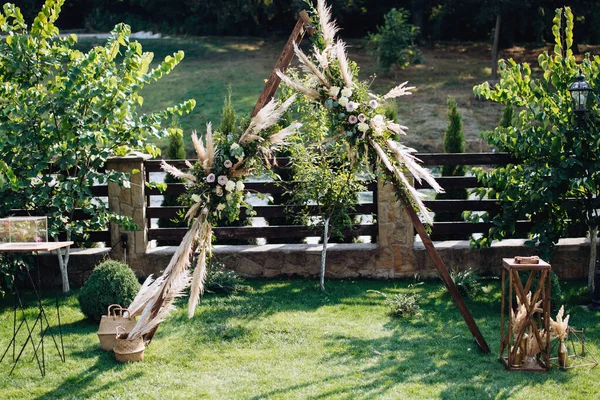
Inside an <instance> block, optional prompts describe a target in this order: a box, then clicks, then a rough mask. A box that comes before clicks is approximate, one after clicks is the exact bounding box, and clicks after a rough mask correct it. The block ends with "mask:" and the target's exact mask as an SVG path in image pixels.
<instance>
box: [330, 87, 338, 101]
mask: <svg viewBox="0 0 600 400" xmlns="http://www.w3.org/2000/svg"><path fill="white" fill-rule="evenodd" d="M338 94H340V88H339V87H337V86H332V87H330V88H329V95H330V96H331V97H333V98H334V99H336V98H337V96H338Z"/></svg>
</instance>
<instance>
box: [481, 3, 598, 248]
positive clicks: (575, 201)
mask: <svg viewBox="0 0 600 400" xmlns="http://www.w3.org/2000/svg"><path fill="white" fill-rule="evenodd" d="M563 21H565V22H564V23H563ZM552 31H553V34H554V41H555V46H554V49H553V53H552V54H548V52H545V53H542V54H540V56H539V57H538V63H539V66H540V69H541V72H542V74H541V76H540V77H539V78H536V77H535V76H532V71H531V67H530V66H529V64H527V63H523V64H517V63H516V62H515V61H513V60H501V61H500V64H499V67H500V76H501V79H500V82H499V83H498V84H497V85H495V86H494V87H490V86H489V84H487V83H484V84H482V85H479V86H476V87H475V88H474V92H475V94H476V95H478V96H482V97H484V98H486V99H489V100H492V101H495V102H498V103H503V104H507V105H511V106H513V107H514V108H515V109H519V110H520V112H519V113H518V115H516V116H515V117H514V118H513V124H512V127H508V128H506V127H502V126H500V127H498V128H497V129H496V130H494V131H493V132H491V133H489V134H487V135H486V139H487V140H488V142H489V143H490V144H491V145H492V146H494V147H496V148H497V149H498V150H500V151H506V152H509V153H510V154H511V155H512V156H513V157H515V158H517V159H519V161H520V163H519V164H518V165H507V166H503V167H500V168H496V169H494V170H493V171H489V172H488V171H484V170H481V169H480V170H478V171H477V177H478V179H479V181H480V182H481V183H482V186H483V187H484V188H480V189H478V190H477V191H476V193H477V194H478V195H479V197H480V198H483V197H485V196H487V197H488V198H492V199H498V200H499V201H500V203H501V206H502V208H501V211H500V213H499V214H497V215H496V216H494V217H490V216H488V215H484V216H479V217H473V219H476V220H480V219H481V220H483V221H490V222H492V224H493V227H492V228H491V229H490V230H489V232H487V233H486V234H485V235H483V237H482V238H480V239H477V240H475V241H474V245H476V246H478V247H484V246H489V245H490V244H491V241H492V240H493V239H498V240H500V239H502V238H505V237H507V236H509V235H511V234H513V233H514V232H515V224H516V222H517V221H518V220H524V219H530V220H531V222H532V226H531V234H532V237H531V240H530V241H529V242H528V244H530V245H532V246H533V245H537V247H536V251H537V253H538V254H539V255H540V256H541V257H542V258H544V259H549V258H550V256H551V255H552V252H553V250H554V245H555V244H556V242H557V241H558V239H559V238H561V237H566V236H567V235H568V229H569V227H571V226H573V225H576V224H584V225H585V226H587V227H588V228H589V229H591V228H593V227H596V226H598V222H599V221H598V218H599V217H598V214H597V212H596V210H597V206H596V205H595V200H594V199H595V198H596V197H597V196H598V188H600V174H599V173H598V171H600V159H599V158H598V155H599V154H600V129H599V127H600V112H599V107H598V95H597V94H596V93H595V92H594V93H592V95H591V97H592V98H593V101H590V102H589V103H590V104H589V107H590V109H591V111H590V112H589V114H588V115H587V116H586V117H584V118H581V119H579V118H577V117H575V116H574V115H573V114H574V113H573V109H572V108H573V107H572V101H571V98H570V94H569V91H568V88H569V86H570V84H571V83H572V82H573V80H574V76H575V75H577V73H578V69H579V68H581V69H582V71H583V73H584V74H585V76H586V77H587V79H588V81H589V83H590V85H591V86H592V87H594V88H598V87H600V57H598V56H595V57H593V58H592V57H591V56H590V55H589V54H586V55H585V56H584V58H583V61H582V63H580V64H577V63H576V59H575V57H574V55H573V51H572V46H573V14H572V13H571V10H570V9H569V8H568V7H566V8H565V9H564V10H563V9H558V10H557V11H556V16H555V18H554V27H553V30H552ZM561 32H564V40H563V38H562V37H561ZM536 75H537V74H536ZM485 187H487V188H488V189H485Z"/></svg>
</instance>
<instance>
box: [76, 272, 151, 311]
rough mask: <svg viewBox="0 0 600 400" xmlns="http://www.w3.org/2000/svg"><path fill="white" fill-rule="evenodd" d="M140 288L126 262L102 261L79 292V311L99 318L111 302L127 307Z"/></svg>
mask: <svg viewBox="0 0 600 400" xmlns="http://www.w3.org/2000/svg"><path fill="white" fill-rule="evenodd" d="M139 290H140V284H139V282H138V280H137V278H136V277H135V274H134V273H133V271H132V270H131V269H130V268H129V266H127V265H126V264H123V263H120V262H118V261H114V260H108V261H104V262H103V263H101V264H100V265H98V266H96V268H94V272H92V275H91V276H90V278H89V279H88V280H87V281H86V282H85V284H84V285H83V288H82V289H81V291H80V292H79V296H78V300H79V306H80V307H81V312H83V313H84V314H85V315H86V316H87V317H88V318H91V319H95V320H97V321H99V320H100V318H101V317H102V315H103V314H106V310H107V308H108V306H109V305H111V304H120V305H121V306H123V307H127V306H128V305H129V304H130V303H131V302H132V301H133V299H134V297H135V295H136V294H137V292H138V291H139Z"/></svg>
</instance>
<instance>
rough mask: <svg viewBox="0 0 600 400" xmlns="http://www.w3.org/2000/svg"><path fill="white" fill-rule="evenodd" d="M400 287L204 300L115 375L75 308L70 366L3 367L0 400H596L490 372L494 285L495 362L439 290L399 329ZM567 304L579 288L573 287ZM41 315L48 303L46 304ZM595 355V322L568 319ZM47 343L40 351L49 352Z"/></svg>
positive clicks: (485, 313) (487, 302)
mask: <svg viewBox="0 0 600 400" xmlns="http://www.w3.org/2000/svg"><path fill="white" fill-rule="evenodd" d="M410 283H411V282H408V281H362V280H361V281H349V280H346V281H333V282H328V283H327V287H328V290H327V292H326V293H321V292H320V291H319V290H318V286H317V284H316V282H314V281H306V280H285V281H281V280H272V281H264V280H256V281H250V285H251V287H252V291H251V292H248V293H244V294H242V295H236V296H231V297H220V296H212V295H208V296H206V297H205V298H204V299H203V300H202V304H201V305H200V307H199V308H198V310H197V311H196V316H195V318H194V319H192V320H188V319H187V316H186V310H184V309H183V308H181V307H180V309H179V310H178V311H177V312H176V313H174V314H173V315H172V316H171V317H170V318H169V320H167V321H166V322H165V323H164V324H163V325H162V326H161V327H160V329H159V331H158V333H157V335H156V336H155V339H154V341H153V342H152V344H151V345H150V347H148V348H147V349H146V354H145V356H146V358H145V360H144V361H143V362H140V363H135V364H127V365H122V364H118V363H117V362H116V361H114V358H113V355H112V354H111V353H105V352H103V351H102V350H101V349H100V345H99V343H98V342H97V338H96V334H95V333H96V330H97V325H96V324H95V323H91V322H89V321H87V320H86V319H85V318H84V316H83V315H82V314H81V313H80V311H79V309H78V305H77V301H76V299H75V296H74V295H73V296H71V297H69V298H67V299H65V300H63V303H62V306H61V307H62V308H61V311H62V314H61V315H62V318H63V323H64V337H65V349H66V352H67V361H66V364H63V363H61V362H60V361H59V359H58V356H57V355H56V353H55V351H53V349H52V348H47V349H46V350H47V352H48V354H49V360H48V370H47V375H46V377H45V378H44V379H42V378H41V377H40V375H39V371H38V369H37V365H36V364H35V362H32V361H31V357H32V351H31V349H30V348H28V349H27V351H26V352H25V360H23V361H25V362H21V363H20V364H19V365H18V366H17V369H16V370H15V373H14V374H13V375H12V376H11V375H9V374H8V372H9V369H10V365H9V363H8V362H7V360H5V361H4V362H3V363H2V364H1V367H0V393H2V394H1V395H0V397H1V398H2V399H30V398H37V399H58V398H60V399H76V398H81V399H87V398H94V399H115V398H123V399H137V398H144V399H183V398H211V399H263V398H269V399H270V398H273V399H306V398H313V399H316V398H323V399H330V398H332V399H367V398H368V399H380V398H382V399H386V398H388V399H400V398H402V399H404V398H444V399H451V398H456V399H467V398H468V399H478V398H524V399H525V398H545V399H564V398H570V399H571V398H573V399H577V398H580V399H592V398H598V397H600V385H598V384H597V381H598V371H600V370H599V369H598V368H596V369H594V370H590V369H579V370H572V371H569V372H562V371H560V370H558V369H556V368H554V369H552V370H551V371H550V372H549V373H520V372H506V371H505V370H504V368H503V367H502V365H501V364H500V362H499V361H498V351H499V350H498V346H499V343H498V342H499V322H500V319H499V314H500V305H499V301H500V295H499V285H498V283H497V281H493V282H491V283H489V282H488V283H486V284H485V286H484V291H483V293H482V294H481V295H480V296H478V297H477V298H475V299H474V300H472V301H469V302H468V305H469V307H470V309H471V311H472V313H473V315H474V317H475V319H476V321H477V323H478V324H479V327H480V328H481V330H482V333H483V335H484V336H485V338H486V339H487V341H488V343H489V345H490V347H491V348H492V353H491V354H489V355H483V354H481V353H480V352H479V350H478V349H477V348H476V347H475V346H474V344H473V340H472V337H471V335H470V333H469V331H468V329H467V328H466V326H465V324H464V322H463V321H462V319H461V317H460V314H459V313H458V311H457V310H456V308H455V307H454V305H453V303H452V301H451V300H450V297H449V295H447V294H446V292H445V290H444V289H442V288H441V286H440V284H439V283H437V282H427V283H426V284H424V285H421V286H418V287H417V289H416V290H418V291H419V292H420V293H422V294H423V295H424V296H425V300H424V301H423V302H422V308H423V310H424V312H423V314H422V315H421V316H419V317H416V318H413V319H411V320H399V319H394V318H392V317H390V316H389V315H388V314H387V313H386V307H385V305H384V304H383V301H382V298H381V296H379V295H377V294H375V293H372V292H367V291H368V290H370V289H372V290H380V291H383V292H385V293H399V292H404V291H406V290H408V289H407V287H408V285H409V284H410ZM568 288H569V289H568V290H567V291H569V292H570V293H577V292H581V288H582V285H581V284H570V286H569V287H568ZM48 304H51V301H50V300H48ZM11 305H12V298H10V297H7V298H5V299H3V300H2V302H1V303H0V345H1V347H2V349H4V348H5V346H6V344H7V343H8V340H9V337H10V335H11V332H12V311H11ZM568 309H569V312H570V313H571V322H572V324H573V325H574V326H576V327H584V328H585V329H586V339H587V343H588V347H589V349H590V350H591V351H592V352H594V353H595V354H596V355H600V351H599V350H600V346H599V339H600V322H599V320H598V313H589V312H587V311H586V310H584V309H582V308H580V307H577V306H574V305H572V306H569V307H568ZM46 343H47V344H48V342H46Z"/></svg>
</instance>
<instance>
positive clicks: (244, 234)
mask: <svg viewBox="0 0 600 400" xmlns="http://www.w3.org/2000/svg"><path fill="white" fill-rule="evenodd" d="M416 156H417V157H418V158H419V159H420V160H422V161H423V164H424V165H425V166H428V167H439V166H443V165H465V166H467V167H471V166H488V167H492V166H501V165H507V164H509V163H514V162H515V160H513V159H511V157H510V156H509V155H508V154H506V153H463V154H443V153H421V154H416ZM170 163H171V164H173V165H175V166H177V167H180V168H182V169H185V168H186V166H185V164H184V162H183V161H180V160H177V161H170ZM286 163H287V160H286V159H280V165H281V166H282V168H285V166H286ZM145 171H146V182H149V181H150V174H151V173H153V172H161V169H160V160H148V161H145ZM437 181H438V182H439V183H440V185H441V186H442V187H443V188H445V189H454V188H465V189H472V188H476V187H479V186H480V184H479V182H478V181H477V178H476V177H474V176H463V177H440V178H437ZM415 185H416V186H415V187H416V188H417V189H421V190H424V189H431V187H430V186H429V185H428V184H427V183H426V182H424V181H423V183H421V184H419V183H418V182H415ZM293 186H294V183H293V182H284V183H277V182H266V181H265V182H247V183H246V188H247V189H248V190H249V191H251V192H256V193H263V194H281V193H283V192H284V191H285V190H293ZM184 190H185V187H184V185H183V184H180V183H171V184H168V185H167V189H166V192H165V193H169V194H181V193H183V191H184ZM91 191H92V194H94V195H95V196H100V197H106V196H108V188H107V186H94V187H92V188H91ZM368 191H369V192H371V193H372V201H371V202H366V203H362V204H358V205H356V210H355V215H358V216H369V217H370V218H367V220H370V221H371V222H362V223H360V224H356V225H354V226H353V227H352V229H350V230H347V231H346V232H344V233H345V235H347V236H371V237H372V238H375V239H376V236H377V232H378V229H377V205H378V196H377V184H376V183H375V182H372V183H369V185H368ZM163 194H164V193H161V192H160V191H159V190H158V189H155V188H146V189H145V195H146V201H147V207H146V217H147V223H148V227H150V228H149V229H148V240H179V239H181V238H182V237H183V235H184V234H185V232H186V228H153V227H151V225H150V220H151V219H154V218H173V217H175V216H176V215H177V213H178V211H180V210H181V209H182V208H181V207H162V206H152V205H151V204H152V203H151V200H152V197H153V196H160V195H163ZM425 205H426V206H427V207H428V208H429V209H430V210H431V211H433V212H441V211H446V212H463V211H474V212H488V213H489V214H490V215H491V216H493V215H495V214H497V213H498V212H499V211H500V204H499V203H498V202H497V201H495V200H489V199H483V200H478V199H468V200H427V201H425ZM294 208H297V207H294V206H289V205H284V204H273V205H259V206H255V207H254V210H255V211H256V217H263V218H265V219H267V220H268V219H271V220H272V219H273V218H278V219H279V220H282V217H283V216H285V214H286V213H290V214H293V211H294ZM14 211H15V212H14V213H13V215H27V211H22V210H14ZM312 211H314V213H315V216H317V214H316V213H317V211H318V210H317V207H316V206H313V207H312ZM75 218H80V219H85V218H89V216H88V215H87V214H85V213H84V212H83V211H82V210H76V212H75ZM288 221H289V219H288ZM492 226H493V225H492V223H489V222H487V223H486V222H479V223H471V222H466V221H465V222H463V221H459V222H436V223H435V224H434V225H433V227H432V234H433V235H436V234H440V235H444V234H452V233H460V234H467V235H468V234H473V233H482V232H487V231H488V230H489V229H490V228H491V227H492ZM530 227H531V222H530V221H526V220H524V221H519V222H517V224H516V230H517V231H518V232H523V233H524V232H528V231H529V229H530ZM214 232H215V236H216V237H217V243H218V241H219V239H251V238H267V240H268V239H269V238H279V239H281V238H304V237H309V236H320V235H321V231H320V230H319V229H317V228H314V227H308V226H305V225H302V224H286V225H267V226H228V227H216V228H215V229H214ZM90 241H95V242H105V243H106V244H107V245H109V246H110V245H111V243H110V234H109V231H108V230H104V231H99V232H91V234H90Z"/></svg>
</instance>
